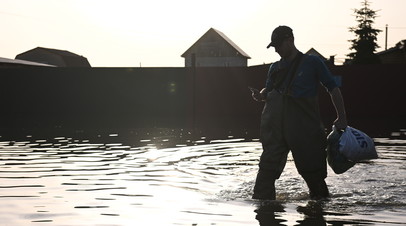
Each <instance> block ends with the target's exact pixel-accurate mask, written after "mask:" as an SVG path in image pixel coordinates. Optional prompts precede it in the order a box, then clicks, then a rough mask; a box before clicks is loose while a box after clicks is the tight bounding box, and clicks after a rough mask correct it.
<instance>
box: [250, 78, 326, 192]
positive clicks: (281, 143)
mask: <svg viewBox="0 0 406 226" xmlns="http://www.w3.org/2000/svg"><path fill="white" fill-rule="evenodd" d="M288 74H289V73H288ZM292 74H293V75H292V76H294V74H295V72H294V73H292ZM291 80H293V79H291ZM290 86H291V84H289V85H288V86H287V87H288V88H287V89H285V90H284V91H281V90H278V89H273V90H271V91H270V92H269V93H268V94H267V97H266V103H265V107H264V109H263V112H262V116H261V127H260V130H261V131H260V132H261V135H260V139H261V142H262V147H263V153H262V155H261V158H260V162H259V171H258V175H257V179H256V182H255V187H254V195H253V198H256V199H275V186H274V182H275V180H276V179H278V178H279V177H280V175H281V173H282V171H283V169H284V167H285V164H286V160H287V156H288V153H289V151H292V156H293V159H294V162H295V166H296V168H297V170H298V172H299V174H300V175H301V176H302V177H303V178H304V179H305V181H306V183H307V184H308V186H309V189H310V196H311V197H312V198H313V197H315V196H323V197H326V196H328V190H327V186H326V185H325V182H324V178H326V177H327V164H326V150H325V148H326V134H325V131H324V128H323V125H322V123H321V119H320V113H319V107H318V98H317V97H312V98H294V97H292V96H291V95H290V94H289V93H291V92H290ZM320 184H321V185H320ZM320 193H323V194H320Z"/></svg>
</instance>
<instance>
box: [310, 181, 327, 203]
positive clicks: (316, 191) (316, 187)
mask: <svg viewBox="0 0 406 226" xmlns="http://www.w3.org/2000/svg"><path fill="white" fill-rule="evenodd" d="M305 181H306V183H307V186H308V187H309V193H310V199H312V200H320V199H327V198H328V197H329V196H330V194H329V192H328V188H327V184H326V182H325V181H324V179H313V178H312V179H305Z"/></svg>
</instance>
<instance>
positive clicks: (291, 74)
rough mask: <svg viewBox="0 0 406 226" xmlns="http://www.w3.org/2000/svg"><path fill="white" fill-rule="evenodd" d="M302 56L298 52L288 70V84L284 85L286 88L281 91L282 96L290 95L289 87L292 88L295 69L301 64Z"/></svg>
mask: <svg viewBox="0 0 406 226" xmlns="http://www.w3.org/2000/svg"><path fill="white" fill-rule="evenodd" d="M303 56H304V54H303V53H301V52H299V53H298V55H297V56H296V57H295V60H294V61H293V65H292V67H291V68H290V70H289V73H288V78H287V79H288V83H287V85H286V88H285V89H284V90H283V95H291V90H290V89H291V87H292V83H293V79H294V78H295V77H296V76H295V75H296V71H297V68H298V67H299V65H300V64H301V62H302V59H304V57H303Z"/></svg>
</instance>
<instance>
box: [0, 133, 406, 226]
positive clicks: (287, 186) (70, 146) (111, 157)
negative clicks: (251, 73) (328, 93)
mask: <svg viewBox="0 0 406 226" xmlns="http://www.w3.org/2000/svg"><path fill="white" fill-rule="evenodd" d="M120 136H121V135H120V134H110V136H109V140H108V141H107V140H105V141H103V140H102V139H101V140H97V139H96V140H84V139H74V138H71V137H63V136H60V137H54V138H51V139H41V138H40V137H35V136H34V135H32V136H27V137H26V138H25V139H21V140H18V141H13V140H4V141H3V142H1V143H0V181H1V182H0V222H1V223H0V224H1V225H12V226H16V225H75V226H78V225H141V226H144V225H189V226H203V225H210V226H212V225H235V226H240V225H241V226H242V225H244V226H246V225H405V224H404V223H405V222H406V180H405V175H406V164H405V160H406V130H398V131H395V132H393V133H392V134H391V135H388V136H387V137H377V138H375V139H374V140H375V142H376V147H377V150H378V154H379V157H380V158H379V159H375V160H371V161H367V162H363V163H358V164H356V165H355V166H354V167H353V168H352V169H350V170H349V171H347V172H346V173H344V174H341V175H336V174H334V172H333V171H332V170H331V169H329V177H328V178H327V183H328V185H329V189H330V192H331V194H332V198H331V200H329V201H323V202H312V201H309V198H308V194H307V187H306V185H305V183H304V181H303V180H302V179H301V178H300V176H299V175H298V173H297V172H296V170H295V167H294V163H293V161H292V160H291V159H290V160H289V161H288V163H287V165H286V168H285V171H284V173H283V174H282V176H281V179H280V180H278V181H277V184H276V185H277V200H278V201H277V202H273V203H265V204H261V203H258V202H255V201H253V200H251V199H250V196H251V194H252V187H253V183H254V178H255V176H256V171H257V164H258V158H259V156H260V154H261V151H262V149H261V145H260V143H259V142H258V140H255V139H244V138H241V139H240V138H238V137H232V136H229V137H226V139H220V140H215V139H209V138H207V137H199V139H195V140H193V139H188V138H183V139H182V136H181V135H178V136H172V135H171V136H167V135H164V134H161V135H159V134H158V135H152V134H151V135H149V136H143V137H142V136H134V138H133V141H134V142H132V143H131V142H127V143H125V142H121V140H120ZM127 141H128V140H127Z"/></svg>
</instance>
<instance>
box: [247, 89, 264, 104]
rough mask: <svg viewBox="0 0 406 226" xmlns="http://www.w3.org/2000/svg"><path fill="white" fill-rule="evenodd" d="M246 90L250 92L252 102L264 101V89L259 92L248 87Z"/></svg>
mask: <svg viewBox="0 0 406 226" xmlns="http://www.w3.org/2000/svg"><path fill="white" fill-rule="evenodd" d="M248 88H249V89H250V90H251V92H252V98H253V99H254V100H256V101H265V98H264V94H263V93H264V92H265V88H263V89H262V90H261V92H260V91H259V90H257V89H255V88H252V87H248Z"/></svg>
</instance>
